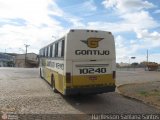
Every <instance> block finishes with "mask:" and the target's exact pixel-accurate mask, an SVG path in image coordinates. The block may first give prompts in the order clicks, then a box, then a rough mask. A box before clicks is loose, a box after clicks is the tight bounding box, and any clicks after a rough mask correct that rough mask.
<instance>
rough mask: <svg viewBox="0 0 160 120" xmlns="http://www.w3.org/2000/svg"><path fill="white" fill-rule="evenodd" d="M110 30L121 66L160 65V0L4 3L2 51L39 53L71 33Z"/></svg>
mask: <svg viewBox="0 0 160 120" xmlns="http://www.w3.org/2000/svg"><path fill="white" fill-rule="evenodd" d="M73 28H76V29H77V28H79V29H84V28H87V29H97V30H105V31H111V32H112V33H113V35H114V37H115V42H116V53H117V62H128V61H129V59H130V58H131V57H132V56H135V57H136V59H135V60H131V61H132V62H141V61H145V60H146V51H147V49H148V50H149V61H153V62H159V63H160V1H159V0H0V52H5V51H6V52H17V53H24V52H25V51H24V50H25V47H24V44H29V45H30V47H29V48H28V51H29V52H35V53H38V51H39V49H40V48H41V47H43V46H44V45H46V44H48V43H50V42H52V41H54V40H55V39H56V38H59V37H61V36H62V35H64V34H65V33H66V32H67V31H68V30H69V29H73Z"/></svg>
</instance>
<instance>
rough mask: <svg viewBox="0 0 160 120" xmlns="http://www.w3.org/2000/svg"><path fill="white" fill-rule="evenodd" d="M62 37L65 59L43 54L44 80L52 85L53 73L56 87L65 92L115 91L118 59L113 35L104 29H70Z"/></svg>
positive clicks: (93, 92)
mask: <svg viewBox="0 0 160 120" xmlns="http://www.w3.org/2000/svg"><path fill="white" fill-rule="evenodd" d="M63 39H64V41H65V44H64V57H63V59H60V58H58V57H57V58H56V59H53V58H52V57H47V58H45V57H44V58H42V59H41V60H40V64H41V68H42V72H43V73H42V74H43V76H44V79H46V80H47V81H48V83H49V84H51V76H52V75H53V76H54V80H55V88H56V89H57V90H58V91H59V92H60V93H62V94H64V95H72V94H97V93H104V92H112V91H115V87H116V86H115V78H114V77H113V73H114V72H115V69H116V62H115V43H114V38H113V36H112V34H111V33H110V32H105V31H93V30H92V31H88V30H71V31H70V32H69V33H68V34H66V35H65V37H63ZM55 43H56V42H55ZM51 45H52V44H51ZM52 47H53V46H52ZM52 47H49V49H48V50H50V49H51V48H52ZM42 49H44V50H45V51H44V50H43V51H42ZM42 49H41V50H40V53H42V54H45V55H47V53H46V52H47V49H46V47H45V48H42ZM44 52H45V53H44Z"/></svg>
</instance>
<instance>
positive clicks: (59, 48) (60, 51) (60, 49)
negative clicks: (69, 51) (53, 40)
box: [58, 41, 62, 57]
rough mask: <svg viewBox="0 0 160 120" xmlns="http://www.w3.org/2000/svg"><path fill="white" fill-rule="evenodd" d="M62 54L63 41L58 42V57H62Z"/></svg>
mask: <svg viewBox="0 0 160 120" xmlns="http://www.w3.org/2000/svg"><path fill="white" fill-rule="evenodd" d="M61 54H62V41H59V42H58V57H61Z"/></svg>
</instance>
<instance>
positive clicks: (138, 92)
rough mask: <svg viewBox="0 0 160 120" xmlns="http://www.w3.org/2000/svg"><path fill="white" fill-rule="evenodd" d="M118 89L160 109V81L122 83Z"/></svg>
mask: <svg viewBox="0 0 160 120" xmlns="http://www.w3.org/2000/svg"><path fill="white" fill-rule="evenodd" d="M118 90H119V91H120V93H121V94H123V95H125V96H128V97H131V98H135V99H137V100H141V101H143V102H144V103H147V104H150V105H153V106H154V107H156V108H158V109H159V110H160V81H157V82H146V83H137V84H136V83H135V84H127V85H121V86H119V87H118Z"/></svg>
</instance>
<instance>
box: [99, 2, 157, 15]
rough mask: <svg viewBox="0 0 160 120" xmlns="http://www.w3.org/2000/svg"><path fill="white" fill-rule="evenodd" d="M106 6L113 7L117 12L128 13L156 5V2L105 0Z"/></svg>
mask: <svg viewBox="0 0 160 120" xmlns="http://www.w3.org/2000/svg"><path fill="white" fill-rule="evenodd" d="M102 4H103V5H104V6H105V7H106V8H113V9H114V10H116V11H117V12H121V13H126V12H127V13H128V12H133V11H134V12H135V11H140V10H143V9H150V8H154V7H156V6H155V5H154V4H152V3H150V2H148V1H143V0H104V1H103V2H102Z"/></svg>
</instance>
